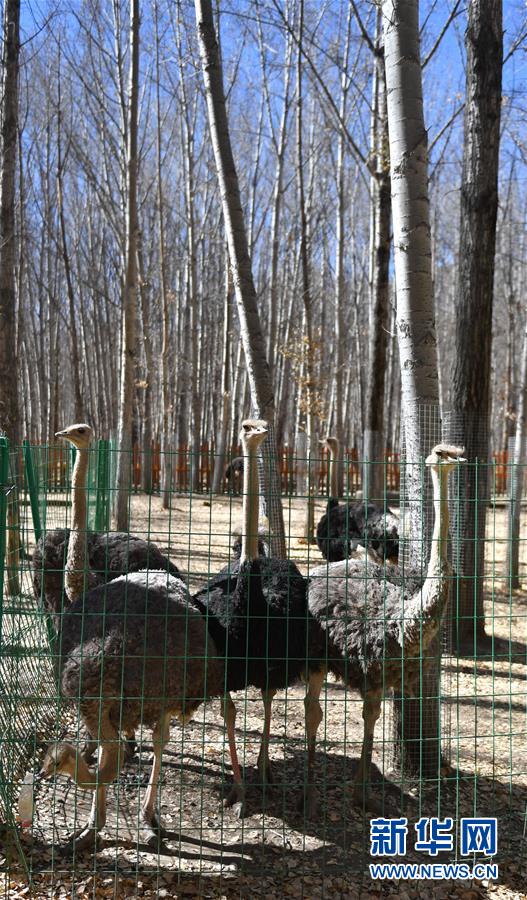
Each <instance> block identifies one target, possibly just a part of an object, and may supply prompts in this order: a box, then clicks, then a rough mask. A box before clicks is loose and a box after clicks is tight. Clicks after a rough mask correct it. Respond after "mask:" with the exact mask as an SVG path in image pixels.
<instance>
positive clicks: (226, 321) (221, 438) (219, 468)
mask: <svg viewBox="0 0 527 900" xmlns="http://www.w3.org/2000/svg"><path fill="white" fill-rule="evenodd" d="M228 253H229V251H228V250H227V252H226V266H225V297H224V313H223V364H222V369H221V402H222V408H221V419H220V427H219V429H218V443H217V445H216V456H215V460H214V476H213V479H212V491H213V493H214V494H219V492H220V488H221V482H222V478H223V472H224V469H225V451H226V446H227V435H228V432H229V411H230V401H231V394H230V365H229V362H230V355H231V354H230V342H231V339H230V332H231V307H232V304H231V294H232V277H231V270H230V265H229V258H228Z"/></svg>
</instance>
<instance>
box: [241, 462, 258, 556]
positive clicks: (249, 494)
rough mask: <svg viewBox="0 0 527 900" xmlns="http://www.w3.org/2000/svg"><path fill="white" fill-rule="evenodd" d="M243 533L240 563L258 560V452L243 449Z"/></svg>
mask: <svg viewBox="0 0 527 900" xmlns="http://www.w3.org/2000/svg"><path fill="white" fill-rule="evenodd" d="M243 456H244V466H243V533H242V554H241V558H240V562H245V561H247V560H251V559H257V558H258V504H259V485H258V461H257V456H256V452H255V451H254V450H252V449H251V448H250V447H246V446H245V445H244V447H243Z"/></svg>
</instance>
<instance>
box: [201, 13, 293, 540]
mask: <svg viewBox="0 0 527 900" xmlns="http://www.w3.org/2000/svg"><path fill="white" fill-rule="evenodd" d="M195 8H196V22H197V27H198V35H199V44H200V53H201V58H202V66H203V76H204V81H205V93H206V98H207V110H208V116H209V127H210V133H211V140H212V144H213V148H214V156H215V159H216V168H217V171H218V179H219V182H220V192H221V198H222V206H223V215H224V220H225V230H226V235H227V242H228V245H229V257H230V261H231V267H232V275H233V281H234V290H235V296H236V303H237V307H238V314H239V317H240V332H241V336H242V341H243V347H244V351H245V360H246V366H247V373H248V376H249V383H250V387H251V397H252V403H253V407H254V411H255V413H256V415H258V416H261V417H262V418H265V419H267V421H268V422H269V425H270V430H269V436H268V439H267V441H265V442H264V444H263V447H262V450H263V468H262V475H263V494H264V498H265V503H266V506H267V517H268V519H269V525H270V529H271V549H272V552H273V555H275V556H281V557H284V556H285V554H286V547H285V533H284V519H283V511H282V503H281V499H280V475H279V471H278V459H277V448H276V440H275V434H274V424H275V421H274V420H275V401H274V393H273V386H272V382H271V373H270V370H269V364H268V362H267V357H266V354H265V344H264V339H263V334H262V329H261V325H260V317H259V313H258V304H257V299H256V290H255V287H254V281H253V275H252V267H251V260H250V257H249V251H248V246H247V234H246V231H245V222H244V217H243V211H242V207H241V200H240V189H239V183H238V176H237V173H236V167H235V163H234V158H233V155H232V148H231V141H230V136H229V127H228V121H227V111H226V108H225V95H224V91H223V74H222V68H221V62H220V57H219V53H218V42H217V40H216V34H215V30H214V20H213V16H212V4H211V0H195Z"/></svg>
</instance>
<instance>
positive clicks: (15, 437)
mask: <svg viewBox="0 0 527 900" xmlns="http://www.w3.org/2000/svg"><path fill="white" fill-rule="evenodd" d="M19 51H20V0H6V3H5V7H4V47H3V96H2V101H1V119H2V131H1V135H2V146H1V148H0V150H1V154H2V160H1V165H2V169H1V172H0V428H1V429H2V430H3V431H4V432H5V433H6V434H7V436H8V437H9V440H10V441H11V444H12V446H18V444H19V442H20V410H19V403H18V379H17V371H18V353H17V334H16V281H15V277H16V233H15V202H16V154H17V145H18V72H19Z"/></svg>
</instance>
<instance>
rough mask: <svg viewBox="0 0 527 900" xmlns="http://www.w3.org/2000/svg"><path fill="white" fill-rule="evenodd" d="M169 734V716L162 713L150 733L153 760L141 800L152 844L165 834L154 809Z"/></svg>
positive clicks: (149, 841)
mask: <svg viewBox="0 0 527 900" xmlns="http://www.w3.org/2000/svg"><path fill="white" fill-rule="evenodd" d="M169 736H170V716H169V715H164V716H163V717H162V718H161V719H160V720H159V722H158V723H157V725H156V727H155V728H154V731H153V733H152V743H153V746H154V761H153V763H152V770H151V772H150V778H149V780H148V787H147V789H146V793H145V799H144V801H143V809H142V817H143V822H144V824H145V826H146V829H147V831H148V832H149V835H148V843H149V844H153V843H156V844H157V841H158V838H159V837H163V835H164V834H165V830H164V828H163V827H162V826H161V823H160V820H159V815H158V813H157V811H156V808H155V807H156V800H157V789H158V786H159V776H160V774H161V760H162V757H163V750H164V749H165V747H166V745H167V743H168V739H169Z"/></svg>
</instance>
